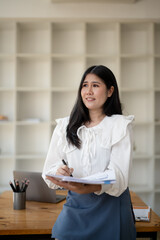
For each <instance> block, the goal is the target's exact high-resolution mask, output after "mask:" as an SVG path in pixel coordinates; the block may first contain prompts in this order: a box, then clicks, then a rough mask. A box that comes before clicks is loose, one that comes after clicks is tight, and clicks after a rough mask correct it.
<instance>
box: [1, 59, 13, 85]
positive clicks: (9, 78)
mask: <svg viewBox="0 0 160 240" xmlns="http://www.w3.org/2000/svg"><path fill="white" fill-rule="evenodd" d="M14 86H15V61H14V58H13V57H4V58H0V88H9V89H12V88H13V87H14Z"/></svg>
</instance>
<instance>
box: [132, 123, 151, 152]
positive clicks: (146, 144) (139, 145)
mask: <svg viewBox="0 0 160 240" xmlns="http://www.w3.org/2000/svg"><path fill="white" fill-rule="evenodd" d="M133 131H134V141H135V142H134V154H137V155H142V156H143V155H147V156H153V154H154V151H153V147H154V146H153V134H152V132H153V127H152V125H151V126H147V125H146V126H145V125H144V126H143V125H135V126H134V129H133Z"/></svg>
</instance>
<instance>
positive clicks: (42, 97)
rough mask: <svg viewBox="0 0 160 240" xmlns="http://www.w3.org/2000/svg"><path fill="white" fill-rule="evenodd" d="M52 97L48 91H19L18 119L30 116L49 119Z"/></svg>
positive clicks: (44, 119) (41, 119)
mask: <svg viewBox="0 0 160 240" xmlns="http://www.w3.org/2000/svg"><path fill="white" fill-rule="evenodd" d="M49 107H50V98H49V95H48V93H47V92H44V91H41V92H37V91H36V92H18V93H17V120H18V121H23V120H25V119H29V118H36V119H40V121H47V120H49V119H50V111H49Z"/></svg>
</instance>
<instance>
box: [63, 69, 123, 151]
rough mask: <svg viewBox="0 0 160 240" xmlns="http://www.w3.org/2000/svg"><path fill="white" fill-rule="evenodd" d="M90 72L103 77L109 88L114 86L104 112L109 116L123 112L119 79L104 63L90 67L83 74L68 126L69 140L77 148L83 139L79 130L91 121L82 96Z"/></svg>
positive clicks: (104, 106)
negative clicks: (78, 134)
mask: <svg viewBox="0 0 160 240" xmlns="http://www.w3.org/2000/svg"><path fill="white" fill-rule="evenodd" d="M89 73H92V74H95V75H96V76H97V77H99V78H101V80H102V81H103V82H104V83H105V85H106V87H107V89H108V90H109V89H110V88H111V86H113V87H114V92H113V93H112V96H111V97H109V98H107V100H106V102H105V103H104V105H103V112H104V114H105V115H107V116H111V115H112V114H122V108H121V103H120V99H119V91H118V86H117V81H116V78H115V76H114V74H113V73H112V71H111V70H110V69H109V68H107V67H105V66H103V65H98V66H91V67H89V68H88V69H87V70H86V71H85V72H84V74H83V76H82V79H81V82H80V86H79V89H78V95H77V100H76V103H75V105H74V107H73V109H72V112H71V115H70V119H69V124H68V126H67V140H68V142H69V143H70V144H72V145H75V146H76V147H77V148H80V147H81V141H80V139H79V138H78V136H77V130H78V128H79V127H80V126H81V125H82V124H83V123H85V122H87V121H90V116H89V111H88V108H87V107H86V106H85V105H84V103H83V101H82V97H81V89H82V85H83V82H84V80H85V78H86V76H87V74H89Z"/></svg>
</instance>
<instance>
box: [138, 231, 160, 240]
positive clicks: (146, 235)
mask: <svg viewBox="0 0 160 240" xmlns="http://www.w3.org/2000/svg"><path fill="white" fill-rule="evenodd" d="M137 238H150V240H157V232H137Z"/></svg>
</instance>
